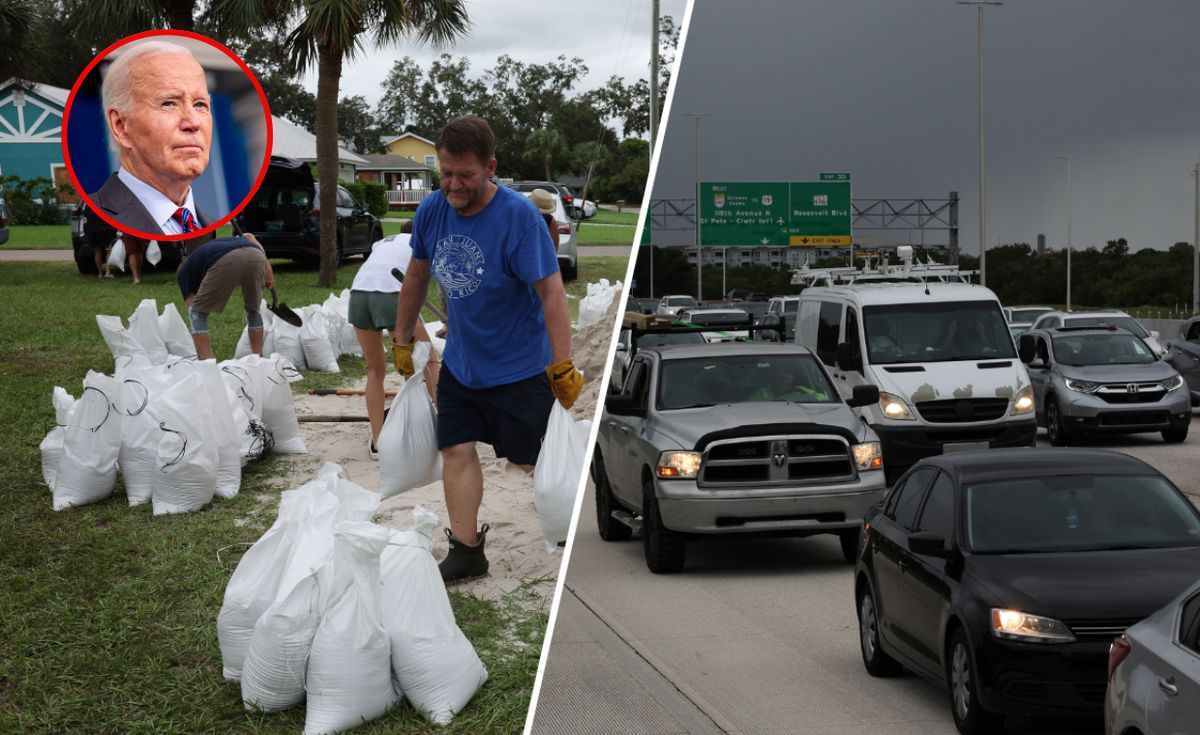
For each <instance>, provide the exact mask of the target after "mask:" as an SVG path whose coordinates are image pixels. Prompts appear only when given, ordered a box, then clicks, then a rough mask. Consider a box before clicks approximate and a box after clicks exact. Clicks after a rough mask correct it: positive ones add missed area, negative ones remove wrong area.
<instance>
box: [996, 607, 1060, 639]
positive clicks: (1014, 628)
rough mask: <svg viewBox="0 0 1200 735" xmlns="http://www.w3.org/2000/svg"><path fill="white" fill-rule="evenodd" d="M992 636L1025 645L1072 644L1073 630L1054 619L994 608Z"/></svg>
mask: <svg viewBox="0 0 1200 735" xmlns="http://www.w3.org/2000/svg"><path fill="white" fill-rule="evenodd" d="M992 635H994V636H995V637H997V638H1005V639H1007V640H1012V641H1023V642H1025V643H1071V642H1072V641H1074V640H1075V636H1074V635H1073V634H1072V633H1071V629H1070V628H1068V627H1067V626H1066V625H1064V624H1063V623H1062V622H1061V621H1058V620H1055V619H1054V618H1044V617H1042V616H1041V615H1030V614H1029V613H1024V612H1021V611H1020V610H1005V609H1002V608H998V607H993V608H992Z"/></svg>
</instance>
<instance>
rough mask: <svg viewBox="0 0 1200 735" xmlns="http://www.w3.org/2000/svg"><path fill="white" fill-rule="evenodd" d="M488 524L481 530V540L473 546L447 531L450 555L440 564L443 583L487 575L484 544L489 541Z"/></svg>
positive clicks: (439, 569)
mask: <svg viewBox="0 0 1200 735" xmlns="http://www.w3.org/2000/svg"><path fill="white" fill-rule="evenodd" d="M487 532H488V524H486V523H485V524H483V527H481V528H480V529H479V538H478V540H476V541H475V545H474V546H472V545H470V544H468V543H466V542H465V541H462V540H461V539H459V538H458V537H457V536H455V535H454V534H452V533H451V532H450V529H449V528H447V529H446V539H447V540H449V542H450V553H448V554H446V558H445V559H443V560H442V563H441V564H438V571H439V572H441V573H442V581H443V582H445V583H446V584H449V583H451V582H462V581H466V580H468V579H475V578H476V577H482V576H483V575H485V574H487V571H488V560H487V556H485V555H484V553H483V542H484V541H485V540H486V539H487Z"/></svg>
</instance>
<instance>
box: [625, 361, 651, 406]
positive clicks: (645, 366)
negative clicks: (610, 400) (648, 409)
mask: <svg viewBox="0 0 1200 735" xmlns="http://www.w3.org/2000/svg"><path fill="white" fill-rule="evenodd" d="M648 373H649V361H648V360H646V359H644V358H637V357H635V358H634V359H633V364H632V365H630V367H629V375H628V376H627V377H626V378H625V386H624V388H623V389H622V390H621V393H623V394H624V395H626V396H628V397H630V398H633V399H635V400H638V399H640V401H639V402H638V403H637V405H639V406H645V405H646V402H645V395H646V383H647V382H648V381H647V380H646V376H647V375H648Z"/></svg>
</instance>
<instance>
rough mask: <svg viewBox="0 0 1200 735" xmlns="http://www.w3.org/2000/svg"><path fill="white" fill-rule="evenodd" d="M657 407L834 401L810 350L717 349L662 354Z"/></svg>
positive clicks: (834, 395) (831, 391)
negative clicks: (708, 353)
mask: <svg viewBox="0 0 1200 735" xmlns="http://www.w3.org/2000/svg"><path fill="white" fill-rule="evenodd" d="M658 384H659V397H658V403H659V407H660V408H661V409H662V410H672V409H679V408H698V407H704V406H714V405H717V404H726V403H753V402H757V401H777V402H784V403H837V402H838V397H837V392H836V391H835V390H834V389H833V386H831V385H830V384H829V380H828V379H827V378H826V377H825V371H823V370H822V369H821V367H820V366H819V365H818V364H817V361H816V360H815V359H813V357H812V355H722V356H720V357H704V358H696V359H687V360H664V361H663V363H662V376H661V379H660V380H659V382H658Z"/></svg>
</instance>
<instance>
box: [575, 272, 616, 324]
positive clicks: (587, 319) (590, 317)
mask: <svg viewBox="0 0 1200 735" xmlns="http://www.w3.org/2000/svg"><path fill="white" fill-rule="evenodd" d="M623 288H624V286H622V285H621V282H620V281H617V282H616V283H615V284H612V285H609V282H608V279H607V278H601V279H600V282H599V283H589V284H588V285H587V295H586V296H584V297H583V298H582V299H580V300H579V321H578V323H577V325H576V326H577V328H578V329H583V328H584V327H588V326H591V325H593V324H596V323H598V322H599V321H600V320H601V319H603V318H604V312H606V311H608V305H609V304H611V303H612V300H613V298H615V297H616V296H617V295H618V294H619V293H621V290H622V289H623Z"/></svg>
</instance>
